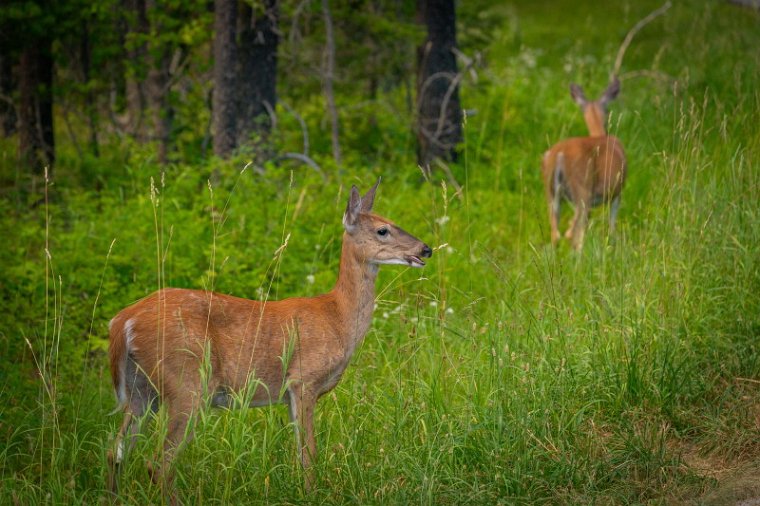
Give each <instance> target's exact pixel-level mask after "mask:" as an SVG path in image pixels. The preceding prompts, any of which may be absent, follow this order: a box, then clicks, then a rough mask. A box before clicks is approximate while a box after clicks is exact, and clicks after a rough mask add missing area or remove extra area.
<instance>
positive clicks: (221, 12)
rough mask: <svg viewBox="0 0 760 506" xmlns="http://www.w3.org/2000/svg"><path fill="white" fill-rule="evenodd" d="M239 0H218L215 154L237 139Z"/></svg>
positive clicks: (228, 148) (226, 152)
mask: <svg viewBox="0 0 760 506" xmlns="http://www.w3.org/2000/svg"><path fill="white" fill-rule="evenodd" d="M236 29H237V0H215V2H214V99H213V111H212V116H213V134H214V154H216V155H218V156H222V157H226V156H228V155H229V154H230V153H231V152H232V150H233V149H235V145H236V140H237V100H236V93H235V91H236V87H237V84H238V79H237V63H238V61H237V45H236V41H235V32H236Z"/></svg>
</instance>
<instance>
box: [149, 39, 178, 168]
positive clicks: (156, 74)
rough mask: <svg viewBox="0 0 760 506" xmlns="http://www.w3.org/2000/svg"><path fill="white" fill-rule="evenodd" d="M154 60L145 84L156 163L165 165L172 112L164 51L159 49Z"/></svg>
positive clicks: (167, 65)
mask: <svg viewBox="0 0 760 506" xmlns="http://www.w3.org/2000/svg"><path fill="white" fill-rule="evenodd" d="M157 52H159V53H160V54H159V56H158V57H157V58H156V60H153V59H151V61H150V70H149V71H148V79H147V81H146V83H145V85H146V86H145V88H146V92H147V93H146V94H147V97H148V104H149V110H150V113H151V116H152V120H153V121H152V126H153V128H152V132H153V137H154V139H155V140H156V141H158V161H159V163H161V164H165V163H166V161H167V157H168V154H169V134H170V132H171V123H172V110H171V107H170V106H169V101H168V94H169V65H170V57H169V55H168V54H167V53H166V50H161V49H159V50H158V51H157Z"/></svg>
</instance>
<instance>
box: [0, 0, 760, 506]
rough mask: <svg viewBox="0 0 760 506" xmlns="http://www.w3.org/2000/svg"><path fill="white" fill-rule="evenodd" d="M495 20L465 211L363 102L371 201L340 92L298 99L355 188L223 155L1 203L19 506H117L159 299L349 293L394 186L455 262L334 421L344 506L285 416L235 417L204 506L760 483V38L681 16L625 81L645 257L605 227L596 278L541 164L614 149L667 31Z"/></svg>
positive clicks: (333, 174)
mask: <svg viewBox="0 0 760 506" xmlns="http://www.w3.org/2000/svg"><path fill="white" fill-rule="evenodd" d="M473 5H474V6H473V7H463V9H468V10H467V11H466V12H464V13H463V16H462V17H461V18H460V20H461V23H462V26H461V27H460V34H465V33H466V34H468V35H466V37H468V40H469V41H470V42H468V44H472V46H471V47H473V48H474V47H475V45H476V44H482V43H483V41H486V40H487V41H489V42H490V43H489V45H488V46H487V47H483V48H481V49H482V50H483V53H484V59H485V62H486V63H487V66H486V67H485V68H477V69H476V70H477V72H478V78H479V80H478V82H477V83H474V82H472V81H468V84H466V85H465V87H464V89H463V94H462V101H463V104H465V105H466V107H467V108H468V109H471V110H472V111H473V113H472V114H470V115H469V116H468V117H467V124H466V126H465V134H466V139H465V144H464V146H463V148H462V157H461V161H460V163H459V164H456V165H452V167H451V170H452V173H453V175H454V177H455V178H456V179H457V180H458V182H459V183H460V184H461V185H462V186H463V191H462V192H461V193H458V192H456V189H455V188H453V187H452V184H451V183H450V182H447V183H446V184H443V183H442V182H441V181H438V180H434V181H432V182H431V183H427V182H423V181H421V175H420V173H419V171H418V170H417V169H416V168H415V165H414V145H413V140H412V139H411V135H410V131H409V128H408V123H407V122H405V120H404V118H403V117H401V115H400V114H398V113H397V111H399V110H403V107H404V103H405V98H404V91H403V87H401V88H393V89H390V88H389V89H388V90H386V91H384V92H383V93H382V94H380V95H379V98H378V99H377V101H375V102H370V103H369V104H368V105H367V104H364V103H363V101H364V99H363V98H359V97H361V96H362V93H361V92H356V93H355V94H353V93H352V92H350V91H346V92H342V91H341V90H340V88H337V90H338V93H339V96H341V95H342V98H339V100H342V101H343V102H342V104H341V107H342V109H343V110H344V111H345V112H344V113H343V115H342V120H343V121H344V128H343V134H342V135H343V137H342V140H343V141H344V146H345V150H344V151H345V159H346V161H345V163H344V165H345V167H346V169H345V172H344V173H339V172H338V171H337V170H336V169H335V168H334V167H333V166H332V165H331V161H330V157H329V155H328V154H327V153H329V152H330V148H329V137H328V135H329V134H327V133H324V132H323V131H322V129H321V128H320V125H321V124H322V123H321V122H322V121H323V114H324V110H323V102H322V99H321V97H320V96H319V90H318V89H314V90H309V89H308V88H307V87H306V86H305V85H304V87H303V88H295V86H297V85H296V84H294V85H293V86H294V87H293V88H287V87H286V88H285V89H287V90H289V91H288V92H287V93H291V92H292V93H293V95H290V96H292V97H293V99H292V100H293V102H294V103H295V104H296V105H297V110H298V112H299V114H300V115H302V116H303V119H304V121H305V122H306V123H307V125H308V128H309V132H310V133H311V134H312V135H311V139H310V140H311V154H312V155H313V156H314V158H315V160H316V161H317V162H318V163H319V165H320V167H321V169H322V170H323V171H324V173H325V174H326V176H327V180H326V182H325V181H324V180H323V179H322V177H321V176H320V174H318V173H317V172H316V171H314V170H312V169H310V168H308V167H305V166H300V165H295V164H294V165H289V163H291V162H287V161H282V162H280V163H273V162H270V163H267V164H264V165H263V166H262V167H257V166H255V165H248V161H249V160H248V159H247V158H246V157H245V155H240V157H239V158H237V159H233V160H230V161H220V160H215V159H212V160H207V161H200V158H201V155H200V147H199V144H200V143H199V142H198V135H199V134H198V129H197V128H195V127H187V131H183V133H181V134H180V136H179V138H181V139H182V141H181V145H182V146H183V147H182V149H181V151H182V153H183V154H182V156H178V159H177V161H176V162H175V163H173V164H170V165H169V166H167V167H165V168H164V169H161V168H159V167H158V166H157V165H156V163H155V155H154V153H153V152H152V149H151V147H150V146H148V145H139V144H137V143H134V142H132V141H128V140H123V141H121V142H120V143H116V142H114V143H113V144H110V145H108V146H107V149H106V148H104V149H103V152H102V154H101V157H99V158H94V157H91V158H86V159H84V160H82V159H81V158H80V157H79V156H78V154H77V153H76V151H75V150H74V148H73V147H72V146H71V145H70V144H65V143H64V145H63V146H61V155H60V156H59V164H58V166H57V167H56V170H57V172H56V175H55V179H54V180H53V181H51V182H50V183H49V184H48V185H47V186H46V185H44V184H43V183H40V182H39V181H37V182H34V181H31V182H27V181H26V179H25V178H24V177H23V174H20V173H19V169H18V168H17V167H16V166H15V165H14V162H13V161H12V159H11V157H10V156H6V155H3V156H2V157H0V167H1V168H2V181H3V182H4V183H3V184H4V186H5V187H8V186H9V184H7V182H17V184H14V188H15V190H13V191H10V190H7V189H6V190H3V192H4V194H3V199H2V200H0V226H2V230H4V231H5V235H4V237H5V243H6V247H4V248H0V265H2V266H3V273H4V277H3V282H2V284H0V314H2V315H3V316H2V319H0V503H2V504H6V503H13V502H17V503H20V504H35V503H42V502H46V501H47V502H53V503H96V502H99V501H102V500H105V498H106V497H107V494H106V492H105V461H106V460H105V452H106V451H107V449H108V448H109V447H110V444H111V443H110V441H111V438H112V436H113V434H114V432H115V428H116V425H117V424H118V420H117V418H118V417H117V416H108V413H109V412H110V411H111V410H112V409H113V407H114V405H115V402H114V400H113V394H112V388H111V385H110V378H109V374H108V370H107V368H108V366H107V358H106V355H105V350H106V347H107V341H106V336H107V325H108V321H109V319H110V318H111V317H112V316H113V315H114V314H116V313H117V312H118V311H119V310H120V309H121V308H123V307H125V306H126V305H128V304H130V303H132V302H133V301H135V300H137V299H139V298H140V297H143V296H145V295H147V294H149V293H150V292H152V291H153V290H155V289H156V288H158V287H159V286H179V287H203V288H209V289H214V290H217V291H220V292H224V293H230V294H234V295H238V296H245V297H250V298H257V297H259V295H260V294H261V293H265V292H267V291H269V292H270V297H272V298H282V297H288V296H294V295H299V296H301V295H306V296H308V295H315V294H318V293H322V292H324V291H326V290H328V289H330V288H331V286H332V284H333V283H334V280H335V275H336V273H337V266H338V260H339V253H340V244H339V243H340V234H341V225H340V217H341V214H342V212H343V209H344V206H345V197H346V189H347V188H348V187H350V184H358V185H359V186H360V187H362V188H366V187H367V186H368V185H369V184H370V182H371V181H373V180H374V179H375V177H376V176H377V175H382V176H383V183H382V185H381V186H380V188H379V195H378V199H377V201H376V209H377V211H378V212H379V213H380V214H382V215H385V216H388V217H389V218H391V219H394V220H395V221H397V222H398V223H399V224H400V225H401V226H402V227H405V228H406V229H408V230H409V231H410V232H412V233H414V234H415V235H418V236H419V237H420V238H423V239H424V240H426V241H427V242H428V243H429V244H430V245H431V246H435V247H437V249H436V252H435V254H434V256H433V258H432V259H431V261H430V262H429V264H428V266H427V267H426V268H425V270H423V271H418V270H406V269H403V268H400V267H393V266H388V267H383V268H382V269H381V273H380V279H379V287H378V296H377V309H376V312H375V321H374V322H373V326H372V329H371V330H370V332H369V334H368V335H367V337H366V339H365V342H364V343H363V345H362V346H361V348H360V349H359V350H358V352H357V354H356V356H355V357H354V359H353V361H352V364H351V366H350V367H349V368H348V370H347V371H346V374H345V376H344V378H343V380H342V381H341V383H340V384H339V386H338V387H337V388H336V389H335V390H334V392H332V393H330V394H328V395H327V396H325V397H324V398H323V399H322V400H321V401H320V403H319V406H318V416H317V431H318V445H319V449H320V456H319V460H318V463H317V471H318V475H319V481H318V486H317V488H316V490H315V491H314V492H313V493H312V494H310V495H306V494H305V493H304V492H303V490H302V488H301V486H300V483H302V476H301V471H300V469H299V466H298V464H297V459H296V452H295V444H294V441H293V438H292V428H291V427H290V426H289V424H288V422H287V420H288V418H287V414H286V412H285V410H284V409H282V408H281V407H272V408H266V409H257V410H236V411H227V410H213V411H212V410H209V411H205V412H203V413H202V414H201V415H200V417H199V420H198V423H197V428H196V437H195V439H194V441H193V442H192V443H190V444H189V445H188V446H187V448H186V451H184V452H183V453H182V454H181V456H180V457H179V459H178V462H177V471H178V487H179V491H180V496H181V497H182V498H183V499H184V500H185V501H186V502H187V503H225V504H228V503H239V502H255V503H282V504H292V503H304V502H305V503H330V504H332V503H343V502H350V503H362V504H364V503H372V504H386V503H398V504H407V503H430V504H439V503H456V504H458V503H477V504H498V503H502V504H514V503H536V502H542V503H549V504H557V503H560V504H562V503H574V504H575V503H577V504H588V503H603V504H607V503H621V504H629V503H645V502H655V503H673V502H678V501H688V500H692V499H693V498H695V497H699V496H701V495H702V494H703V493H705V492H706V491H708V490H709V489H711V488H714V487H715V486H716V485H720V483H716V480H715V479H713V478H712V477H713V476H714V475H715V473H712V472H710V471H711V470H710V469H708V470H707V471H705V469H704V468H703V467H699V466H696V465H694V462H695V460H697V461H699V462H703V461H704V462H707V463H709V464H710V465H712V466H713V467H715V468H717V467H723V466H727V465H730V466H739V465H746V464H754V465H757V463H758V459H759V458H760V444H758V441H760V433H759V431H758V426H757V413H758V411H757V410H758V406H759V405H760V393H759V391H758V381H759V380H760V349H759V347H758V343H759V342H760V316H759V315H760V298H758V297H757V294H758V292H759V291H760V266H759V265H758V261H759V259H760V245H759V244H758V241H757V236H758V234H757V230H758V226H757V224H758V223H760V166H759V165H758V160H760V137H758V135H757V125H756V122H757V117H758V116H759V115H760V93H759V92H758V89H760V87H759V86H758V84H759V83H758V78H759V77H760V74H758V72H757V69H758V68H760V55H758V53H757V51H756V48H757V47H758V43H760V35H759V34H760V30H758V29H757V28H758V23H760V19H758V17H757V15H755V14H752V13H750V12H749V11H744V10H737V9H736V8H735V7H733V6H731V5H729V4H725V5H723V4H712V3H707V2H705V3H699V2H698V3H696V4H693V5H680V4H679V5H675V6H673V7H672V9H671V11H670V12H669V13H668V14H667V15H666V16H665V17H663V18H660V19H658V20H657V21H655V22H654V23H652V24H651V25H648V26H647V27H646V28H645V29H644V30H642V32H640V33H639V35H637V37H636V39H634V42H633V44H632V45H631V47H630V48H629V51H628V53H627V54H626V59H625V64H624V67H623V72H624V75H625V73H626V72H635V71H642V70H645V71H647V73H643V74H642V73H639V74H629V75H628V77H627V78H626V79H624V80H623V86H622V92H621V96H620V98H619V100H618V101H617V102H615V103H614V104H613V105H612V117H611V122H610V125H611V128H610V130H611V131H612V132H614V133H615V135H617V136H619V137H620V138H621V139H622V140H623V143H624V145H625V148H626V153H627V156H628V160H629V167H630V172H629V180H628V181H627V185H626V189H625V191H624V195H623V206H622V208H621V213H620V219H619V230H618V231H617V232H616V233H615V235H614V236H612V237H609V236H608V233H607V228H606V224H605V219H604V216H605V213H604V211H603V210H601V209H600V210H596V211H594V213H593V214H592V223H591V227H590V231H589V234H588V237H587V242H586V246H585V248H584V251H583V253H582V254H579V255H578V254H575V253H573V252H572V251H570V250H569V248H568V247H567V245H566V244H563V245H561V246H560V247H559V249H557V250H553V249H551V248H550V247H549V246H548V245H547V243H548V238H549V232H548V220H547V217H546V210H545V202H544V200H543V190H542V188H541V182H540V180H539V177H538V165H539V159H540V156H541V153H542V152H543V151H544V150H545V149H546V148H547V147H548V146H549V145H551V144H552V143H553V142H555V141H556V140H557V139H559V138H561V137H563V136H571V135H582V134H583V132H584V131H585V127H584V126H583V124H582V118H581V115H580V114H579V112H578V110H577V107H576V106H575V105H574V104H573V103H572V101H571V100H570V98H569V94H568V90H567V87H568V83H569V82H570V81H576V82H579V83H580V84H582V85H583V86H584V87H585V88H586V89H587V90H588V91H589V94H590V95H591V94H596V93H598V91H599V90H600V89H602V88H603V86H604V85H605V84H606V82H607V77H608V76H607V74H608V71H609V69H610V68H611V66H612V62H613V60H614V56H615V51H616V50H617V47H618V45H619V43H620V41H621V40H622V38H623V37H624V35H625V32H626V30H627V28H628V27H629V26H631V25H632V24H633V23H635V21H636V20H638V19H640V18H641V17H643V16H644V15H645V14H646V13H648V12H649V11H650V10H651V9H652V8H654V7H656V5H655V4H653V3H651V2H650V3H648V5H639V4H635V5H634V4H617V3H611V4H609V5H607V6H605V7H604V8H603V9H602V8H594V7H592V6H584V5H578V4H577V3H570V2H564V1H562V2H557V4H556V6H555V7H554V8H552V9H547V8H544V7H538V6H536V5H534V4H530V3H524V4H523V3H518V4H516V5H514V6H510V7H505V8H504V9H503V10H501V9H497V8H493V9H486V8H483V9H482V14H478V9H476V8H475V7H477V3H474V4H473ZM309 9H317V6H316V5H315V4H313V3H312V4H311V5H310V6H309ZM311 15H312V16H318V11H314V12H312V13H311ZM481 15H482V16H483V17H484V19H485V21H484V23H485V24H484V26H488V27H489V28H488V30H482V31H481V32H477V30H478V28H479V25H478V24H477V20H478V19H479V18H478V16H481ZM504 16H506V18H505V17H504ZM312 22H313V23H317V21H316V19H314V20H312ZM352 22H353V23H356V25H359V26H363V25H362V23H365V22H366V20H364V19H357V20H355V21H352ZM346 26H348V25H346ZM491 27H492V28H491ZM389 29H390V28H388V27H379V28H377V30H378V33H381V34H382V33H385V31H386V30H389ZM304 33H306V32H304ZM383 36H385V35H383ZM344 43H345V42H344ZM360 50H361V48H356V51H360ZM343 65H344V66H346V67H348V66H349V64H348V63H347V62H344V63H343ZM360 68H361V65H360V66H358V67H351V69H350V71H347V75H348V73H349V72H354V71H355V72H357V73H360V72H361V70H359V69H360ZM293 79H294V81H295V82H296V83H299V82H301V81H299V79H303V80H306V77H304V75H302V74H299V75H298V76H294V77H293ZM315 86H316V85H315ZM295 89H298V90H300V91H299V92H298V93H295V92H293V90H295ZM198 96H199V95H194V94H193V93H190V94H188V95H187V97H188V98H187V100H188V101H187V102H186V103H185V102H183V100H178V101H177V107H178V111H179V112H178V114H179V115H185V116H184V118H185V119H184V120H183V122H187V123H189V122H190V121H191V118H192V117H193V116H192V115H193V114H196V116H195V118H200V119H197V120H196V121H197V123H199V124H201V123H203V122H205V120H206V118H205V117H204V116H203V115H202V114H204V113H201V112H199V111H200V110H201V109H196V110H195V112H193V110H194V109H195V108H196V107H198V104H200V103H201V99H199V98H198ZM285 96H289V95H287V94H286V95H285ZM378 104H381V105H382V107H387V111H388V112H383V113H382V114H381V113H380V112H379V111H381V110H384V109H382V108H378V107H377V106H378ZM351 106H355V107H351ZM183 107H184V109H183ZM371 112H374V113H375V115H374V120H370V113H371ZM373 121H374V123H373ZM278 128H279V130H278V131H277V132H275V135H274V142H275V143H276V144H277V146H278V147H280V148H282V149H284V150H288V149H291V148H292V149H293V150H299V151H300V146H301V142H302V138H301V130H300V126H299V124H298V122H297V120H296V118H295V117H293V116H292V115H289V114H288V113H287V111H284V112H282V114H281V115H280V123H279V127H278ZM0 142H2V144H0V149H2V152H3V153H7V152H10V151H9V150H8V149H6V148H7V147H8V146H10V144H8V142H7V141H0ZM185 146H186V147H185ZM246 167H247V168H246ZM262 169H263V171H262ZM444 179H447V178H444ZM209 181H210V183H209ZM27 183H28V184H27ZM34 183H36V185H37V186H33V184H34ZM46 188H47V198H46V196H45V189H46ZM565 214H567V213H565ZM286 237H289V239H287V246H286V248H285V249H284V252H283V254H282V256H281V260H280V261H279V263H278V262H276V261H275V260H274V253H275V251H277V250H278V248H280V247H281V246H282V245H283V244H284V243H285V242H286ZM146 424H147V425H149V427H146V429H147V430H146V431H145V432H144V435H143V436H141V437H140V438H139V440H138V444H137V448H136V449H135V451H134V452H132V454H131V455H130V456H129V458H128V459H127V461H126V463H125V467H124V471H123V474H122V481H121V482H122V493H121V497H120V498H121V500H123V501H124V502H125V503H127V504H156V503H160V502H161V501H162V500H163V499H162V496H161V492H160V490H159V489H158V488H157V487H155V486H153V485H152V484H151V483H150V481H149V479H148V478H147V470H146V464H145V461H146V459H150V458H151V455H152V454H153V452H154V451H155V449H156V448H157V447H159V445H160V441H161V440H160V435H158V434H156V433H157V432H158V433H159V434H160V432H161V430H163V429H162V427H164V425H165V420H164V415H163V413H159V415H158V416H157V419H156V420H154V421H152V420H146ZM719 490H720V487H719V486H718V491H719ZM743 498H747V496H744V497H741V498H739V499H737V500H740V499H743Z"/></svg>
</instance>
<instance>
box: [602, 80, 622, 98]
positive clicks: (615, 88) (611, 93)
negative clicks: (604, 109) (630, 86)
mask: <svg viewBox="0 0 760 506" xmlns="http://www.w3.org/2000/svg"><path fill="white" fill-rule="evenodd" d="M618 93H620V79H618V78H617V76H615V78H614V79H613V81H612V82H611V83H610V85H609V86H607V89H606V90H604V95H602V98H600V99H599V102H601V103H602V105H607V103H608V102H610V101H612V100H614V99H615V97H617V96H618Z"/></svg>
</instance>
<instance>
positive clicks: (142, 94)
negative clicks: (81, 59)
mask: <svg viewBox="0 0 760 506" xmlns="http://www.w3.org/2000/svg"><path fill="white" fill-rule="evenodd" d="M122 5H123V8H124V10H125V16H126V18H127V20H126V28H125V42H127V44H126V48H127V50H126V51H127V62H126V64H127V72H126V76H125V87H126V102H127V118H128V124H127V131H128V132H129V133H130V134H131V135H133V136H137V135H138V134H141V133H142V134H143V135H144V133H143V132H142V130H143V118H144V114H145V109H146V103H147V99H146V91H145V84H144V83H145V71H144V69H145V66H146V57H147V54H148V50H147V47H146V45H145V43H144V42H139V43H135V42H134V41H130V40H129V39H130V34H134V35H137V36H142V35H144V34H147V33H148V32H149V31H150V25H149V23H148V14H147V7H146V5H145V0H123V2H122Z"/></svg>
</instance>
